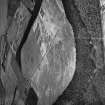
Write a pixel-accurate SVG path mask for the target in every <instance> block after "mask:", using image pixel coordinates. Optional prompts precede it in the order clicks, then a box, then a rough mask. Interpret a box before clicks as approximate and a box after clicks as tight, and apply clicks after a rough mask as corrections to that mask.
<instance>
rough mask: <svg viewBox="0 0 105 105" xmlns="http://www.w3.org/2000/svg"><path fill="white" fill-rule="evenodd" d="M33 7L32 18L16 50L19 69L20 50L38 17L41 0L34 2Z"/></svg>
mask: <svg viewBox="0 0 105 105" xmlns="http://www.w3.org/2000/svg"><path fill="white" fill-rule="evenodd" d="M35 1H36V2H35V6H34V9H33V11H32V16H31V18H30V20H29V22H28V25H27V28H26V31H25V32H24V35H23V38H22V41H21V43H20V45H19V47H18V49H17V52H16V60H17V62H18V64H19V66H20V68H21V49H22V47H23V45H24V43H25V42H26V40H27V38H28V35H29V32H30V30H31V28H32V26H33V23H34V21H35V20H36V18H37V16H38V13H39V10H40V7H41V4H42V1H43V0H35Z"/></svg>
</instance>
